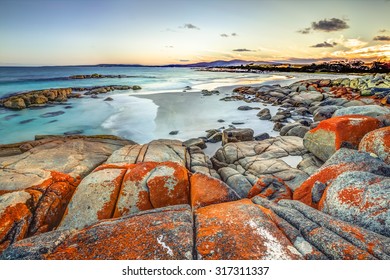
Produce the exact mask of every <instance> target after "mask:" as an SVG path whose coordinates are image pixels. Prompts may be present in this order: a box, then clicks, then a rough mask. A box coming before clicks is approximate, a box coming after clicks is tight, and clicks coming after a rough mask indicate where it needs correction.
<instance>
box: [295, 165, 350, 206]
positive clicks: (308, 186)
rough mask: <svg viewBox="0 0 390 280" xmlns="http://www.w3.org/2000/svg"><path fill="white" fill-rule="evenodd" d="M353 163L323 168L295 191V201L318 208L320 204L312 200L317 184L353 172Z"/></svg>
mask: <svg viewBox="0 0 390 280" xmlns="http://www.w3.org/2000/svg"><path fill="white" fill-rule="evenodd" d="M353 166H354V164H353V163H341V164H337V165H331V166H327V167H325V168H322V169H321V170H319V171H318V172H317V173H314V174H313V175H312V176H310V177H309V178H308V179H307V180H306V181H305V182H303V184H302V185H301V186H300V187H299V188H297V189H296V190H295V191H294V194H293V199H294V200H299V201H301V202H303V203H305V204H307V205H309V206H311V207H314V208H317V207H318V204H317V203H315V202H313V200H312V189H313V187H314V184H315V183H316V182H321V183H324V184H326V183H327V182H328V181H330V180H333V179H335V178H336V177H337V176H339V175H340V174H342V173H344V172H346V171H349V170H353V169H352V168H353Z"/></svg>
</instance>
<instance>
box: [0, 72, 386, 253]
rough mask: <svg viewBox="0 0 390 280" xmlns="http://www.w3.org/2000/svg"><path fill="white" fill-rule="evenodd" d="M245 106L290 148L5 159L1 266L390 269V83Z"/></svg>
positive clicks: (63, 153) (288, 90)
mask: <svg viewBox="0 0 390 280" xmlns="http://www.w3.org/2000/svg"><path fill="white" fill-rule="evenodd" d="M234 92H235V95H234V96H229V97H225V98H223V100H224V101H234V100H245V101H247V102H248V106H247V107H245V108H244V107H241V108H238V109H239V110H258V109H257V106H255V104H256V103H257V104H258V103H259V102H261V103H266V104H275V105H278V106H280V107H281V109H280V110H279V112H278V113H277V114H275V115H274V116H272V115H271V114H270V112H269V111H267V110H264V109H263V110H261V111H259V112H258V117H259V118H260V119H262V120H269V121H272V122H274V123H275V127H274V129H275V130H277V131H279V132H280V136H277V137H269V135H254V133H253V130H252V129H249V128H246V129H239V128H235V127H231V128H228V129H224V130H219V129H216V130H213V131H209V132H208V135H207V137H205V138H199V139H191V140H189V141H186V142H184V143H183V142H181V141H177V140H155V141H152V142H150V143H148V144H144V145H140V144H136V143H134V142H132V141H129V140H125V139H121V138H118V137H114V136H105V135H101V136H62V137H58V136H39V137H37V138H36V140H34V141H27V142H23V143H15V144H10V145H0V178H1V180H0V259H200V260H209V259H210V260H217V259H218V260H221V259H308V260H309V259H315V260H322V259H343V260H344V259H356V260H357V259H390V188H389V183H390V179H389V177H390V165H389V163H390V157H389V151H390V126H389V125H390V109H389V102H388V100H389V94H390V76H389V75H379V74H376V75H371V76H363V77H361V78H357V79H336V80H328V79H322V80H321V79H318V80H306V81H300V82H296V83H293V84H291V85H289V86H285V87H281V86H278V85H275V86H270V85H263V86H259V87H240V88H237V89H235V90H234ZM250 103H254V105H253V106H249V105H251V104H250ZM222 105H223V104H222ZM220 141H222V146H221V147H220V148H219V149H218V150H217V152H216V153H215V154H214V155H213V156H212V157H211V158H209V157H208V156H206V155H205V154H204V152H203V151H202V149H203V148H205V145H207V142H211V143H213V142H220ZM292 158H293V159H295V160H296V159H299V160H298V161H297V164H293V163H291V159H292Z"/></svg>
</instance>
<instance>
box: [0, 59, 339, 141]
mask: <svg viewBox="0 0 390 280" xmlns="http://www.w3.org/2000/svg"><path fill="white" fill-rule="evenodd" d="M93 73H99V74H103V75H128V76H131V77H130V78H103V79H84V80H68V79H66V77H68V76H71V75H78V74H93ZM289 75H291V74H290V73H289ZM322 76H324V75H322ZM328 76H329V75H328ZM331 76H332V75H331ZM316 77H317V78H318V76H316ZM306 78H311V75H306V74H294V75H293V77H287V76H285V75H284V74H272V73H270V74H256V73H223V72H205V71H196V70H194V69H188V68H161V67H160V68H159V67H0V97H1V96H5V95H9V94H12V93H16V92H21V91H29V90H36V89H45V88H59V87H84V86H98V85H140V86H141V87H142V90H139V91H133V90H129V91H114V92H110V93H108V94H102V95H99V98H98V99H93V98H90V97H87V96H86V97H84V98H81V99H70V100H69V101H68V102H67V103H66V104H63V105H55V106H53V107H45V108H40V109H34V110H32V109H25V110H20V111H11V110H6V109H4V108H0V133H1V134H0V135H1V137H0V143H12V142H18V141H24V140H31V139H33V138H34V136H35V135H37V134H63V133H67V132H70V133H75V132H79V133H83V134H86V135H92V134H113V135H117V136H121V137H124V138H127V139H131V140H133V141H136V142H138V143H146V142H149V141H151V140H153V139H158V138H170V139H180V140H186V139H189V138H192V137H200V136H205V130H207V129H212V128H219V127H222V126H224V127H226V128H227V127H228V126H229V124H231V123H232V122H234V121H242V122H244V124H243V125H236V127H250V128H252V129H254V130H255V133H256V134H257V133H262V132H271V134H275V133H272V127H273V123H272V122H269V121H261V120H259V119H258V118H257V117H256V114H257V112H258V110H250V111H238V110H237V107H239V106H241V105H248V104H247V103H245V102H243V101H231V102H222V101H219V99H220V98H222V97H225V96H226V95H230V94H232V89H233V88H234V86H233V85H245V84H249V85H255V84H256V85H257V84H276V83H279V84H283V85H285V84H288V83H291V82H294V81H296V80H300V79H306ZM186 86H190V87H191V88H192V89H191V90H188V91H187V92H183V90H184V88H185V87H186ZM216 87H221V88H220V89H219V90H220V92H221V93H220V94H219V95H213V96H202V95H201V94H200V92H199V91H200V90H202V89H208V90H212V89H215V88H216ZM168 92H169V93H168ZM107 97H112V98H113V99H114V100H113V101H110V102H108V101H104V99H105V98H107ZM249 105H250V106H257V107H260V108H263V106H262V104H254V103H251V104H249ZM268 108H270V109H271V112H272V113H273V114H274V113H275V111H276V109H277V108H276V107H274V108H273V107H271V106H268ZM219 119H223V120H224V121H225V122H224V123H219V122H218V120H219ZM173 130H178V131H179V133H178V134H177V135H169V132H171V131H173Z"/></svg>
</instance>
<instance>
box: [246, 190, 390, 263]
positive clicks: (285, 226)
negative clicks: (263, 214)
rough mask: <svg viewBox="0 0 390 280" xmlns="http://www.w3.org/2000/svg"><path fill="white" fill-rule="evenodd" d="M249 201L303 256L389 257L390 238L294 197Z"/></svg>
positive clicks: (315, 257)
mask: <svg viewBox="0 0 390 280" xmlns="http://www.w3.org/2000/svg"><path fill="white" fill-rule="evenodd" d="M252 201H253V202H254V203H256V204H259V205H261V207H263V209H267V210H268V211H267V212H268V215H269V217H270V218H271V219H272V221H273V222H274V223H275V224H276V225H277V226H278V228H279V229H280V230H281V231H282V232H283V233H284V234H285V235H286V236H287V238H288V239H289V240H290V242H291V243H292V244H293V245H294V247H295V248H296V249H297V250H298V251H299V252H300V253H301V254H302V255H303V256H304V258H305V259H316V260H318V259H338V260H340V259H341V260H350V259H352V260H372V259H385V260H388V259H390V247H389V244H390V238H388V237H385V236H383V235H380V234H377V233H375V232H373V231H370V230H367V229H365V228H362V227H359V226H357V225H354V224H351V223H348V222H345V221H342V220H340V219H337V218H335V217H332V216H329V215H327V214H325V213H323V212H321V211H318V210H316V209H314V208H312V207H310V206H307V205H305V204H303V203H301V202H299V201H296V200H280V201H279V202H278V203H277V204H275V203H273V202H272V201H269V200H267V199H265V198H262V197H258V196H256V197H254V198H253V199H252Z"/></svg>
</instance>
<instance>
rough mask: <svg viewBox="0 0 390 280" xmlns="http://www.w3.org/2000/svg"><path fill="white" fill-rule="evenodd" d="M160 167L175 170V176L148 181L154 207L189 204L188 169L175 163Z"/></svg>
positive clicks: (157, 177) (158, 177)
mask: <svg viewBox="0 0 390 280" xmlns="http://www.w3.org/2000/svg"><path fill="white" fill-rule="evenodd" d="M159 166H166V167H170V168H173V169H174V172H173V175H167V176H156V177H153V178H152V179H149V180H148V182H147V185H148V187H149V195H150V201H151V202H152V205H153V207H154V208H159V207H165V206H169V205H178V204H189V181H188V172H187V169H186V168H185V167H183V166H181V165H179V164H177V163H174V162H164V163H161V164H159Z"/></svg>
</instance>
